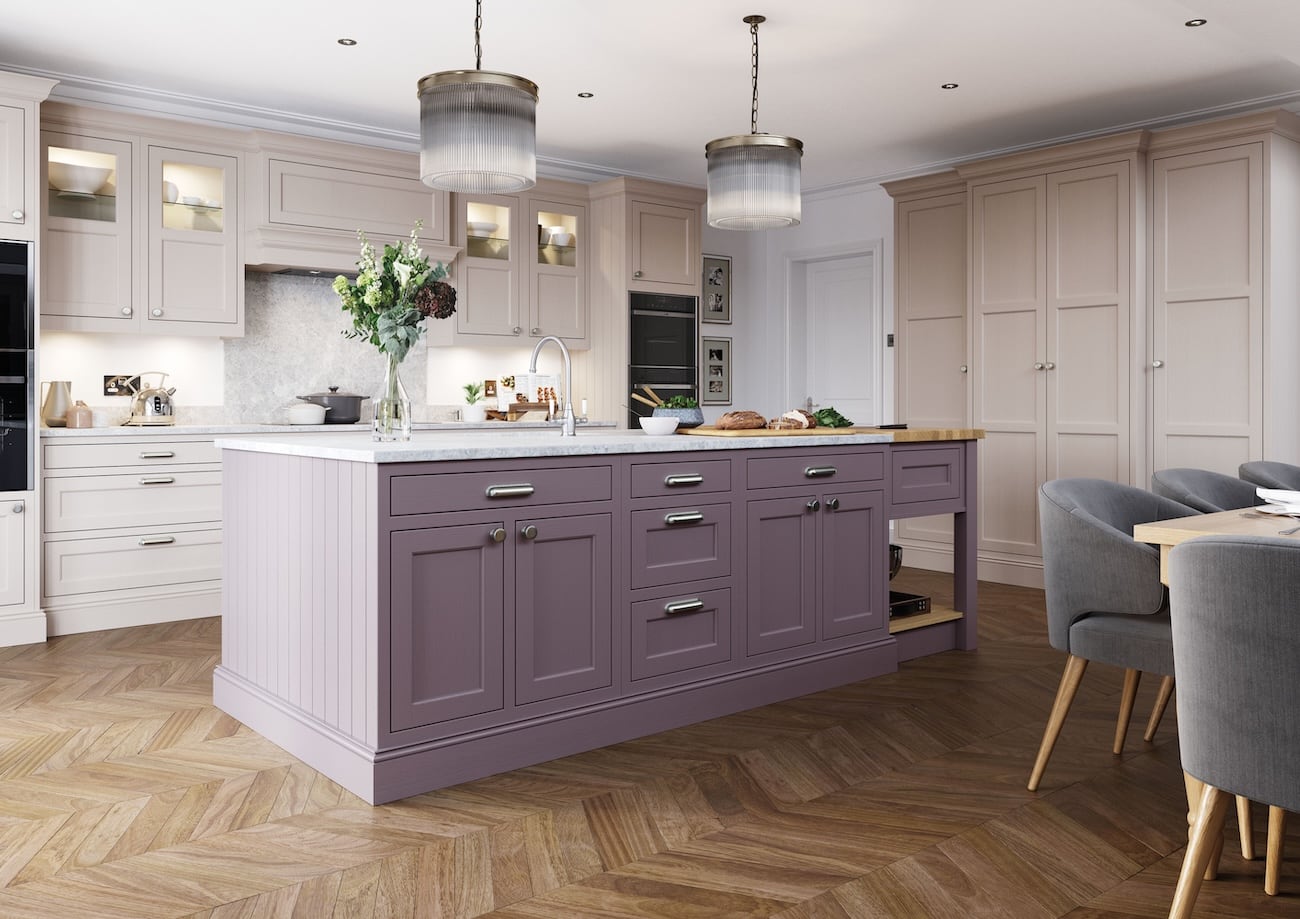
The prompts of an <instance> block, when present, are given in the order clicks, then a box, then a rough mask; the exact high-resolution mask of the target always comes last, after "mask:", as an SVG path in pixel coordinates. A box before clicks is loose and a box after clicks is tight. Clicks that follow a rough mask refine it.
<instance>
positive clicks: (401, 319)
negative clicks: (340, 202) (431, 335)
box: [334, 220, 456, 364]
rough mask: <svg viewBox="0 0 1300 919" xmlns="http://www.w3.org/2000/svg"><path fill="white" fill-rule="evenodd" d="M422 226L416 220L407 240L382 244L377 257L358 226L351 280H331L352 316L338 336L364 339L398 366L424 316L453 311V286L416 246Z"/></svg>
mask: <svg viewBox="0 0 1300 919" xmlns="http://www.w3.org/2000/svg"><path fill="white" fill-rule="evenodd" d="M423 226H424V222H423V221H420V220H417V221H416V222H415V229H413V230H411V237H410V239H409V240H406V241H405V242H398V243H397V244H395V245H385V246H384V254H383V257H382V258H381V259H379V260H376V257H375V247H374V246H373V245H372V244H371V243H370V240H368V239H366V234H365V231H364V230H358V231H357V238H358V239H360V240H361V257H360V258H359V259H357V269H358V273H357V279H356V281H355V282H351V281H349V280H348V279H347V277H346V276H345V275H339V276H338V277H336V278H335V279H334V292H335V293H337V294H338V295H339V299H340V300H341V301H342V303H343V309H344V311H345V312H348V313H351V314H352V328H350V329H344V331H343V334H344V335H345V336H347V337H348V338H359V339H364V340H365V341H368V342H370V344H372V345H374V346H375V347H376V348H378V349H379V350H380V351H381V352H382V353H383V354H386V355H388V356H389V358H390V360H394V361H395V362H396V363H399V364H400V363H401V362H402V360H403V359H404V358H405V357H406V353H407V352H408V351H410V350H411V347H412V346H413V345H414V344H415V343H416V342H418V341H419V340H420V336H421V335H422V334H423V333H424V320H425V319H428V318H430V317H432V318H434V319H446V318H447V317H449V316H451V315H452V314H453V313H455V312H456V288H454V287H452V286H451V285H450V284H448V283H447V282H446V281H444V280H443V278H445V277H446V276H447V269H446V267H445V266H444V265H443V264H442V263H441V262H439V263H438V264H437V265H433V266H430V265H429V258H428V256H426V255H425V254H424V250H423V249H421V248H420V230H421V228H422V227H423Z"/></svg>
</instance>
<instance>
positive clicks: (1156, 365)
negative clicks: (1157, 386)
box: [1151, 361, 1165, 370]
mask: <svg viewBox="0 0 1300 919" xmlns="http://www.w3.org/2000/svg"><path fill="white" fill-rule="evenodd" d="M1164 365H1165V362H1164V361H1152V362H1151V366H1152V367H1154V368H1156V369H1157V370H1159V369H1160V368H1161V367H1163V366H1164Z"/></svg>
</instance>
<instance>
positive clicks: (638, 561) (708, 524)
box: [630, 504, 731, 589]
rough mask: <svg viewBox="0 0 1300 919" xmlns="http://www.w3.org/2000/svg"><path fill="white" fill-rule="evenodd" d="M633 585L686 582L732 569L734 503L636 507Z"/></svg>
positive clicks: (632, 547) (633, 529)
mask: <svg viewBox="0 0 1300 919" xmlns="http://www.w3.org/2000/svg"><path fill="white" fill-rule="evenodd" d="M630 536H631V539H630V541H631V552H632V568H631V586H632V587H633V588H634V589H635V588H639V587H654V586H657V585H660V584H680V583H682V582H683V581H697V580H702V579H704V578H722V577H727V576H728V575H730V574H731V505H730V504H695V505H682V506H681V507H669V508H659V509H656V510H640V511H633V512H632V523H631V534H630Z"/></svg>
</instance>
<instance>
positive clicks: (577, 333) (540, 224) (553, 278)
mask: <svg viewBox="0 0 1300 919" xmlns="http://www.w3.org/2000/svg"><path fill="white" fill-rule="evenodd" d="M529 203H530V207H529V217H530V221H529V224H528V226H532V225H534V224H535V225H536V227H537V245H536V247H535V249H534V250H533V251H535V253H536V255H535V258H534V259H533V260H532V261H531V263H530V264H529V266H528V280H527V284H528V310H529V325H528V334H529V336H530V337H532V338H540V337H542V336H544V335H554V336H556V337H557V338H562V339H564V340H565V342H567V343H568V344H569V346H570V347H579V348H581V347H586V343H587V335H588V333H587V278H586V270H585V267H584V264H583V262H584V259H585V253H586V246H587V238H586V236H587V209H586V208H585V207H583V206H582V205H579V204H569V203H564V202H559V201H544V200H539V199H536V198H532V199H530V202H529Z"/></svg>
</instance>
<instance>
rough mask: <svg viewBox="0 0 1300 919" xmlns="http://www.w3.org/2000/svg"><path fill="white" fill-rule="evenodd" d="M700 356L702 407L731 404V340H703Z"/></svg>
mask: <svg viewBox="0 0 1300 919" xmlns="http://www.w3.org/2000/svg"><path fill="white" fill-rule="evenodd" d="M700 356H701V357H702V358H703V361H702V363H701V366H702V367H703V368H704V369H703V371H702V372H701V375H702V379H701V380H700V404H701V405H730V404H731V339H730V338H705V339H702V340H701V344H700Z"/></svg>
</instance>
